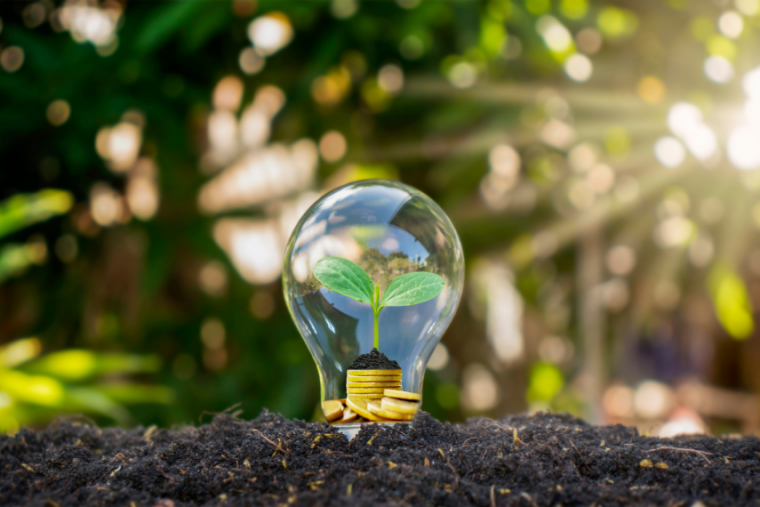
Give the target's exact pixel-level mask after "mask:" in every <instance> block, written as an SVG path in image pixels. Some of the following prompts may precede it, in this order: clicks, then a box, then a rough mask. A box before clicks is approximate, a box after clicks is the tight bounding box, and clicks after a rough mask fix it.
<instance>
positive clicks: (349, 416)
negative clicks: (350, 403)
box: [338, 408, 359, 423]
mask: <svg viewBox="0 0 760 507" xmlns="http://www.w3.org/2000/svg"><path fill="white" fill-rule="evenodd" d="M357 417H359V416H358V414H357V413H356V412H354V411H353V410H351V409H350V408H347V409H345V410H344V411H343V418H342V419H341V420H340V421H338V422H341V423H347V422H351V421H353V420H354V419H356V418H357Z"/></svg>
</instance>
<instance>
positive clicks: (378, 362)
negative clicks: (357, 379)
mask: <svg viewBox="0 0 760 507" xmlns="http://www.w3.org/2000/svg"><path fill="white" fill-rule="evenodd" d="M348 369H349V370H400V369H401V366H399V364H398V363H397V362H396V361H391V360H390V359H388V356H386V355H385V354H383V353H382V352H380V351H379V350H377V349H372V350H371V351H370V352H367V353H366V354H362V355H360V356H359V357H357V358H356V359H354V362H353V363H351V366H349V367H348Z"/></svg>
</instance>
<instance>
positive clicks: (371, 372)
mask: <svg viewBox="0 0 760 507" xmlns="http://www.w3.org/2000/svg"><path fill="white" fill-rule="evenodd" d="M352 375H353V376H354V377H367V376H369V377H377V376H381V377H382V376H396V375H398V376H399V377H400V376H401V370H348V376H349V377H350V376H352Z"/></svg>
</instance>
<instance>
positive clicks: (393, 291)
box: [313, 257, 445, 350]
mask: <svg viewBox="0 0 760 507" xmlns="http://www.w3.org/2000/svg"><path fill="white" fill-rule="evenodd" d="M313 272H314V276H315V277H316V278H317V280H319V281H320V282H322V285H324V286H325V287H327V289H328V290H331V291H333V292H337V293H338V294H341V295H343V296H347V297H350V298H351V299H353V300H355V301H359V302H360V303H367V304H368V305H370V306H371V307H372V312H373V314H374V324H375V326H374V327H375V341H374V346H375V348H376V349H378V350H379V349H380V347H379V333H378V317H379V316H380V311H381V310H382V309H383V308H385V307H387V306H412V305H416V304H419V303H424V302H425V301H429V300H431V299H433V298H434V297H436V296H437V295H438V294H440V293H441V291H442V290H443V287H444V285H445V282H444V281H443V278H441V277H440V276H438V275H436V274H435V273H427V272H424V271H418V272H415V273H407V274H405V275H401V276H399V277H396V278H394V279H393V281H391V283H389V284H388V287H387V288H386V289H385V292H384V293H383V296H382V299H381V297H380V284H376V283H373V282H372V279H371V278H370V276H369V275H368V274H367V273H366V271H364V270H363V269H362V268H360V267H359V266H357V265H356V264H354V263H353V262H351V261H350V260H348V259H343V258H341V257H325V258H324V259H321V260H320V261H319V262H317V264H316V265H315V266H314V271H313Z"/></svg>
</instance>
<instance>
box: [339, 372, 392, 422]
mask: <svg viewBox="0 0 760 507" xmlns="http://www.w3.org/2000/svg"><path fill="white" fill-rule="evenodd" d="M386 389H401V370H348V379H347V380H346V390H347V391H348V399H349V400H365V401H372V400H380V399H382V397H383V392H384V391H385V390H386ZM359 415H361V414H359Z"/></svg>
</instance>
